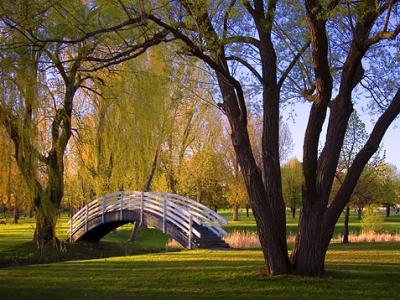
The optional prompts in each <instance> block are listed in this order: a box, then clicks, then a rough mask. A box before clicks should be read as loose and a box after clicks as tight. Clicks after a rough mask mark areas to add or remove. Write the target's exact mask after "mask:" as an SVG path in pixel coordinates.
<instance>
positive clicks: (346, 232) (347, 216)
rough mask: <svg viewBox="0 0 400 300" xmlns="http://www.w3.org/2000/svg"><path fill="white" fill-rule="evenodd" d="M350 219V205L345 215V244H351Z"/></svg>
mask: <svg viewBox="0 0 400 300" xmlns="http://www.w3.org/2000/svg"><path fill="white" fill-rule="evenodd" d="M349 217H350V205H347V206H346V210H345V213H344V223H343V244H348V243H349Z"/></svg>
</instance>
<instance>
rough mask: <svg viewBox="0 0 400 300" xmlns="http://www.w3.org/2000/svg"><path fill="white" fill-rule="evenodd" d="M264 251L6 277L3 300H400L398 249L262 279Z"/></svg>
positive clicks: (378, 247)
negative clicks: (323, 269)
mask: <svg viewBox="0 0 400 300" xmlns="http://www.w3.org/2000/svg"><path fill="white" fill-rule="evenodd" d="M262 266H263V259H262V254H261V251H260V250H245V251H244V250H243V251H238V250H236V251H235V250H231V251H207V250H192V251H181V252H175V253H158V254H143V255H133V256H124V257H113V258H106V259H94V260H80V261H68V262H62V263H54V264H42V265H31V266H20V267H12V268H3V269H0V298H1V299H77V298H85V299H216V298H219V299H265V298H267V297H269V298H277V299H310V298H311V299H345V298H346V299H396V298H397V299H398V296H399V295H400V284H399V278H400V251H399V245H396V244H375V245H372V246H371V245H367V244H358V245H352V246H351V249H350V248H349V246H343V245H335V246H334V247H332V248H331V249H330V250H329V253H328V256H327V270H328V272H327V274H326V275H325V278H305V277H295V276H278V277H274V278H269V277H265V276H262V275H261V273H260V270H261V268H262Z"/></svg>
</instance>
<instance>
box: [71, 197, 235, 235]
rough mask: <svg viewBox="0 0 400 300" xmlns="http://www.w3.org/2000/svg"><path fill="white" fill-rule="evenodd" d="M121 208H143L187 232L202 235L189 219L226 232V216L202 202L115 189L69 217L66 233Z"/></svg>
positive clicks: (216, 232) (222, 233)
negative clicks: (224, 225) (116, 190)
mask: <svg viewBox="0 0 400 300" xmlns="http://www.w3.org/2000/svg"><path fill="white" fill-rule="evenodd" d="M142 205H143V206H142ZM164 205H166V207H164ZM123 210H139V211H140V212H141V214H142V213H143V212H149V213H153V214H156V215H157V216H159V217H161V218H163V222H170V223H172V224H174V225H175V226H176V227H178V228H179V229H180V230H182V231H183V232H185V233H186V234H188V235H191V234H193V235H195V236H197V237H199V238H201V236H200V233H199V232H198V231H197V230H196V229H195V228H191V222H192V221H194V222H196V223H197V224H199V225H203V226H207V228H209V229H210V230H211V231H212V232H214V233H215V234H216V235H218V236H223V235H226V234H227V233H226V231H225V230H224V229H223V228H222V224H226V223H227V222H226V220H225V219H224V218H222V217H221V216H220V215H218V214H217V213H216V212H214V211H213V210H211V209H209V208H208V207H207V206H205V205H203V204H201V203H198V202H196V201H194V200H192V199H189V198H186V197H183V196H180V195H176V194H171V193H166V192H137V191H122V192H121V191H120V192H115V193H111V194H107V195H104V196H102V197H100V198H98V199H95V200H93V201H91V202H90V203H88V204H87V205H86V206H84V207H83V208H81V209H80V210H79V211H78V212H77V213H75V214H74V215H73V216H72V217H71V219H70V221H69V222H68V224H69V230H68V234H69V236H70V238H71V236H72V235H73V234H74V233H75V232H76V231H77V230H78V229H79V228H82V226H87V224H88V222H89V221H90V220H92V219H94V218H97V217H99V216H102V215H104V214H105V213H107V212H111V211H121V213H122V211H123ZM164 219H165V220H164ZM103 221H104V220H103ZM86 230H87V227H86Z"/></svg>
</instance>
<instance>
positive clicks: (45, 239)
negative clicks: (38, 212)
mask: <svg viewBox="0 0 400 300" xmlns="http://www.w3.org/2000/svg"><path fill="white" fill-rule="evenodd" d="M33 242H34V243H35V245H36V246H37V247H38V248H43V247H44V246H46V245H48V244H50V243H53V244H54V243H55V244H57V245H58V243H59V241H58V239H57V238H56V236H55V225H54V222H52V221H49V220H46V219H44V220H40V221H39V220H37V221H36V229H35V233H34V235H33Z"/></svg>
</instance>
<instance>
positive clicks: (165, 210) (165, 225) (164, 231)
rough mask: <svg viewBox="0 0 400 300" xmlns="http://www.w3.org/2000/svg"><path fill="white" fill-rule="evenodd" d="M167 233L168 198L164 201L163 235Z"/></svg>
mask: <svg viewBox="0 0 400 300" xmlns="http://www.w3.org/2000/svg"><path fill="white" fill-rule="evenodd" d="M166 232H167V198H164V199H163V233H166Z"/></svg>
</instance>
